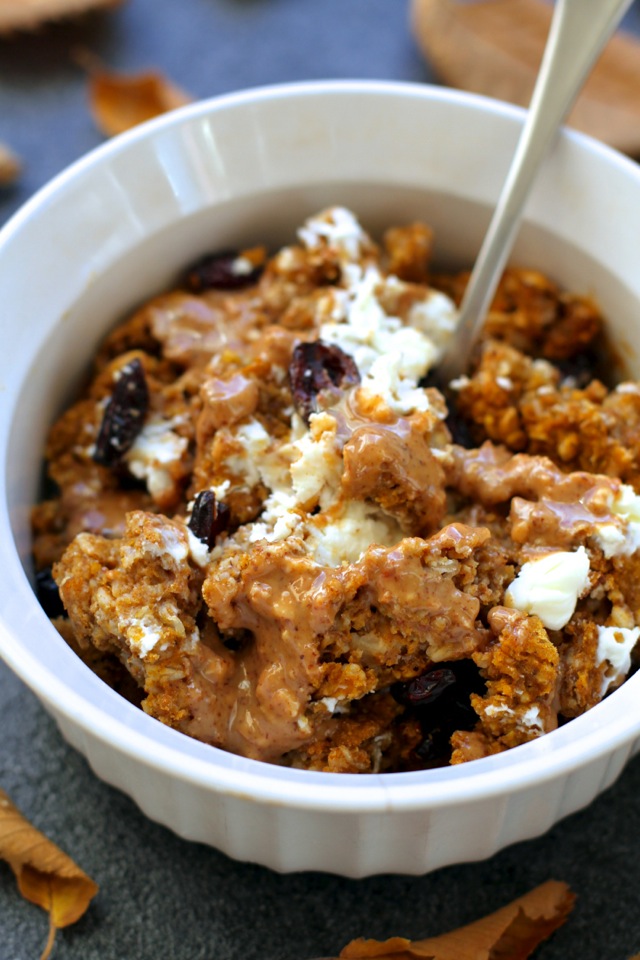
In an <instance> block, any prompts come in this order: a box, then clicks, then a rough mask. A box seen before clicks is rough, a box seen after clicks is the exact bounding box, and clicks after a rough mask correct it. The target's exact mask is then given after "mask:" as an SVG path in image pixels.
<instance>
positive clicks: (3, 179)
mask: <svg viewBox="0 0 640 960" xmlns="http://www.w3.org/2000/svg"><path fill="white" fill-rule="evenodd" d="M0 2H2V0H0ZM21 169H22V164H21V163H20V160H19V159H18V157H17V156H16V155H15V153H14V152H13V150H10V149H9V147H7V146H6V144H4V143H0V187H6V186H9V184H12V183H14V182H15V181H16V180H17V179H18V177H19V176H20V170H21Z"/></svg>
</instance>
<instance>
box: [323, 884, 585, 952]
mask: <svg viewBox="0 0 640 960" xmlns="http://www.w3.org/2000/svg"><path fill="white" fill-rule="evenodd" d="M574 900H575V896H574V894H573V893H572V892H571V890H570V889H569V887H568V886H567V884H566V883H560V882H559V881H557V880H549V881H547V883H543V884H542V885H541V886H539V887H536V888H535V889H534V890H530V891H529V892H528V893H526V894H525V895H524V896H522V897H518V899H517V900H513V901H512V902H511V903H509V904H507V905H506V906H505V907H502V908H501V909H500V910H496V912H495V913H492V914H490V915H489V916H487V917H482V918H481V919H480V920H476V921H475V922H474V923H470V924H468V925H467V926H465V927H460V928H459V929H458V930H452V931H451V932H450V933H445V934H442V935H441V936H439V937H429V938H428V939H427V940H406V939H405V938H404V937H392V938H391V939H390V940H384V941H378V940H363V939H360V940H353V941H352V942H351V943H349V944H347V946H346V947H345V948H344V949H343V950H342V952H341V953H340V957H341V960H357V958H358V960H360V958H365V957H377V958H378V960H418V958H420V960H526V958H527V957H529V956H531V953H532V952H533V950H535V948H536V947H537V946H538V944H540V943H542V941H543V940H546V939H547V937H549V936H551V934H552V933H553V931H554V930H557V928H558V927H560V926H562V924H563V923H564V922H565V920H566V919H567V917H568V915H569V913H570V912H571V910H572V908H573V904H574Z"/></svg>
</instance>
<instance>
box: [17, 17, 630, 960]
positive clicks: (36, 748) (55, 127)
mask: <svg viewBox="0 0 640 960" xmlns="http://www.w3.org/2000/svg"><path fill="white" fill-rule="evenodd" d="M627 25H628V26H630V27H631V28H632V29H634V30H635V29H637V30H638V32H640V15H639V11H638V10H637V9H636V8H633V9H632V11H631V13H630V14H629V15H628V19H627ZM77 48H86V49H89V50H91V51H92V52H93V53H95V54H97V55H98V56H99V57H100V58H101V59H102V60H103V61H104V62H105V64H107V65H109V66H111V67H113V68H116V69H120V70H127V71H135V70H139V69H142V68H145V67H157V68H160V69H162V70H163V71H165V72H166V74H168V76H170V77H171V78H172V79H173V80H174V81H175V82H176V83H178V84H180V85H181V86H182V87H184V88H185V89H186V90H187V91H188V92H189V93H191V94H192V95H193V96H194V97H198V98H199V97H206V96H211V95H215V94H219V93H224V92H227V91H230V90H234V89H239V88H244V87H252V86H257V85H262V84H265V83H274V82H280V81H288V80H306V79H314V78H340V77H370V78H379V79H397V80H412V81H419V82H421V81H426V80H430V79H432V75H431V72H430V71H429V69H428V66H427V65H425V64H424V63H423V61H422V59H421V57H420V55H419V53H418V51H417V49H416V47H415V46H414V43H413V41H412V37H411V34H410V31H409V27H408V23H407V3H406V0H314V2H311V0H173V2H172V0H129V2H128V3H127V4H125V5H124V6H123V7H121V8H120V9H118V10H115V11H113V12H111V13H109V14H103V15H97V16H92V17H88V18H87V19H85V20H83V21H82V22H80V23H66V24H64V25H58V26H55V27H52V28H48V29H46V30H43V31H41V32H39V33H37V34H34V35H25V36H18V37H13V38H11V39H2V40H0V141H2V140H5V141H6V142H8V143H9V144H11V145H12V147H13V148H14V149H15V150H16V151H17V152H18V153H20V154H21V156H22V157H23V160H24V162H25V170H24V175H23V177H22V179H21V181H20V183H19V184H18V185H17V186H15V187H14V188H11V189H8V190H5V191H0V224H1V223H3V222H4V221H5V220H6V219H7V218H8V217H9V216H10V214H11V213H13V211H14V210H16V209H17V208H18V207H19V206H20V204H21V203H23V202H24V200H26V199H27V198H28V197H29V196H30V195H31V194H32V193H33V192H34V190H36V189H37V188H38V187H40V186H41V185H42V184H44V183H45V182H46V181H47V180H48V179H49V178H50V177H51V176H53V175H54V174H56V173H58V172H59V171H60V170H61V169H63V168H64V167H65V166H66V165H67V164H69V163H70V162H72V161H73V160H75V159H76V158H78V157H79V156H81V155H82V154H83V153H85V152H86V151H87V150H90V149H91V148H92V147H94V146H96V145H97V144H99V143H100V142H101V141H102V138H101V136H100V134H99V133H98V132H97V131H96V130H95V128H94V126H93V124H92V121H91V119H90V116H89V113H88V109H87V100H86V79H85V76H84V74H83V72H82V70H81V69H80V68H79V67H77V66H76V65H75V61H74V59H73V51H74V50H76V49H77ZM1 268H2V266H1V264H0V269H1ZM1 308H2V306H1V305H0V309H1ZM0 785H1V786H2V787H3V788H4V789H5V790H7V792H8V793H9V794H10V795H11V797H12V798H13V799H14V801H15V802H16V803H17V804H18V805H19V806H20V807H21V808H22V810H23V811H24V812H25V813H26V814H27V815H28V816H29V817H31V818H32V820H33V821H34V822H35V823H36V825H37V826H38V827H39V828H40V829H42V830H43V831H44V832H46V833H47V834H48V835H49V836H50V837H51V838H52V839H53V840H55V841H56V842H57V843H58V844H59V845H60V846H61V847H62V848H63V849H64V850H66V851H67V852H68V853H69V854H70V855H72V856H73V857H74V858H75V859H76V860H77V862H78V863H79V864H80V865H81V866H82V867H83V868H84V869H85V870H86V871H87V872H88V873H89V874H90V875H91V876H92V877H94V879H95V880H96V881H97V882H98V883H99V884H100V888H101V889H100V893H99V895H98V897H97V898H96V899H95V901H94V902H93V904H92V906H91V907H90V909H89V911H88V913H87V914H86V915H85V917H83V918H82V920H80V921H79V922H78V923H77V924H76V925H75V926H73V927H70V928H68V929H67V930H65V931H63V932H61V933H60V934H59V935H58V941H57V945H56V948H55V951H54V958H55V960H134V958H135V960H151V958H153V960H157V958H176V960H213V958H215V960H305V958H311V957H315V956H319V955H323V954H325V955H326V954H331V953H337V952H338V951H339V949H340V948H341V947H342V946H343V945H344V944H345V943H346V942H347V941H348V940H350V939H351V938H353V937H356V936H360V935H366V936H371V937H377V938H384V937H387V936H391V935H395V934H398V935H404V936H408V937H415V938H417V937H423V936H428V935H435V934H437V933H440V932H444V931H445V930H448V929H451V928H453V927H455V926H458V925H460V924H463V923H467V922H470V921H471V920H473V919H475V918H476V917H478V916H480V915H482V914H484V913H486V912H490V911H492V910H494V909H497V908H498V907H499V906H501V905H503V904H504V903H506V902H507V901H508V900H510V899H512V898H513V897H516V896H518V895H521V894H522V893H524V892H525V891H526V890H528V889H530V888H531V887H533V886H535V885H536V884H538V883H541V882H543V881H545V880H547V879H549V878H552V877H553V878H556V879H559V880H564V881H566V882H568V883H569V884H570V885H571V886H572V888H573V889H574V890H575V892H576V893H577V895H578V901H577V906H576V909H575V911H574V913H573V915H572V917H571V919H570V921H569V922H568V924H567V925H566V926H565V927H564V928H563V929H561V930H559V931H558V932H557V933H556V934H555V935H554V937H553V938H552V939H551V940H550V941H549V942H548V943H546V944H544V945H543V946H542V947H541V948H540V950H539V951H538V952H537V954H536V956H537V957H539V958H540V960H628V958H629V957H630V956H631V955H632V954H634V953H637V952H639V951H640V908H639V899H640V897H639V894H640V801H639V800H638V795H639V794H640V758H638V759H636V760H635V761H633V762H632V763H631V764H630V765H629V766H628V768H627V769H626V771H625V772H624V774H623V775H622V777H621V778H620V780H619V781H618V783H617V784H616V785H615V786H614V787H613V788H612V789H611V790H609V791H608V792H607V793H606V794H605V795H603V796H602V797H600V798H599V799H598V800H597V801H596V802H595V803H594V804H593V805H592V806H591V807H590V808H589V809H587V810H586V811H583V812H581V813H578V814H576V815H574V816H573V817H571V818H569V819H568V820H565V821H564V822H563V823H561V824H559V825H558V826H556V827H555V828H554V829H553V830H552V831H551V832H550V833H549V834H548V835H547V836H545V837H543V838H541V839H539V840H534V841H531V842H528V843H525V844H520V845H518V846H515V847H512V848H510V849H509V850H506V851H504V852H502V853H500V854H498V855H497V856H495V857H493V858H492V859H491V860H488V861H486V862H483V863H478V864H470V865H461V866H454V867H449V868H447V869H444V870H440V871H438V872H436V873H433V874H430V875H428V876H426V877H421V878H415V877H402V876H392V877H390V876H382V877H374V878H370V879H366V880H359V881H353V880H344V879H341V878H337V877H333V876H330V875H324V874H316V873H306V874H297V875H289V876H280V875H277V874H274V873H272V872H270V871H268V870H266V869H264V868H262V867H257V866H253V865H247V864H239V863H235V862H233V861H231V860H229V859H228V858H227V857H225V856H224V855H222V854H220V853H218V852H217V851H215V850H211V849H208V848H206V847H203V846H199V845H196V844H191V843H187V842H185V841H183V840H180V839H178V838H177V837H175V836H173V835H172V834H171V833H170V832H169V831H167V830H165V829H164V828H162V827H159V826H157V825H156V824H153V823H151V822H150V821H148V820H147V819H146V818H145V817H144V816H143V815H142V814H141V813H140V812H139V811H138V810H137V808H136V807H135V806H134V804H133V803H132V802H131V801H130V800H129V799H127V798H126V797H124V796H122V795H121V794H120V793H118V792H116V791H115V790H113V789H111V788H110V787H107V786H105V785H104V784H102V783H101V782H100V781H98V780H97V779H96V778H95V777H94V776H93V774H92V773H91V771H90V770H89V768H88V767H87V765H86V763H85V762H84V760H83V759H82V758H81V757H80V756H79V755H78V754H77V753H75V752H74V751H73V750H71V749H70V748H69V747H68V746H67V745H66V744H65V743H64V742H63V741H62V739H61V737H60V735H59V734H58V731H57V728H56V727H55V725H54V723H53V722H52V721H51V720H50V719H49V717H48V715H47V714H46V713H45V712H44V711H43V710H42V709H41V707H40V706H39V704H38V702H37V701H36V700H35V698H34V697H33V696H32V694H31V693H30V692H29V691H28V690H27V689H26V688H25V687H24V686H23V685H22V684H21V683H20V682H19V681H18V680H17V679H15V678H14V677H13V676H12V675H11V674H10V672H9V671H8V670H7V669H6V668H5V667H4V666H0ZM46 927H47V923H46V917H45V915H44V913H43V912H42V911H41V910H39V909H38V908H37V907H35V906H33V905H31V904H28V903H26V902H24V901H23V900H22V898H21V897H20V895H19V894H18V892H17V888H16V884H15V881H14V877H13V874H12V873H11V871H10V870H9V868H8V867H7V866H5V865H4V864H2V863H0V960H36V958H37V957H39V956H40V952H41V950H42V947H43V945H44V941H45V939H46Z"/></svg>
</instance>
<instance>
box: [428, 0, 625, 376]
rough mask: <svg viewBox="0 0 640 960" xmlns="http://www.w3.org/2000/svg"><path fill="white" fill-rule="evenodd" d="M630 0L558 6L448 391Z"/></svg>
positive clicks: (469, 292) (441, 370)
mask: <svg viewBox="0 0 640 960" xmlns="http://www.w3.org/2000/svg"><path fill="white" fill-rule="evenodd" d="M631 3H632V0H557V2H556V6H555V10H554V13H553V18H552V21H551V28H550V30H549V37H548V39H547V44H546V47H545V51H544V55H543V58H542V63H541V65H540V71H539V73H538V79H537V81H536V85H535V88H534V91H533V95H532V97H531V104H530V107H529V112H528V115H527V119H526V121H525V125H524V127H523V129H522V133H521V134H520V139H519V141H518V146H517V147H516V152H515V154H514V157H513V160H512V162H511V167H510V169H509V173H508V174H507V179H506V181H505V184H504V186H503V188H502V193H501V195H500V198H499V200H498V204H497V206H496V209H495V211H494V214H493V217H492V219H491V223H490V224H489V229H488V230H487V234H486V236H485V238H484V241H483V244H482V247H481V248H480V253H479V255H478V259H477V260H476V263H475V266H474V268H473V271H472V273H471V277H470V279H469V283H468V285H467V288H466V291H465V294H464V297H463V299H462V303H461V305H460V320H459V323H458V326H457V329H456V332H455V334H454V336H453V337H452V339H451V341H450V343H449V344H448V346H447V349H446V350H445V353H444V355H443V357H442V360H441V361H440V363H439V365H438V367H437V369H436V370H435V371H434V374H435V377H434V379H435V381H436V382H437V383H438V384H439V385H441V386H442V387H445V388H446V386H447V385H448V384H449V383H450V382H451V380H453V379H454V378H455V377H458V376H460V375H461V374H462V373H465V372H466V370H467V367H468V364H469V359H470V356H471V352H472V350H473V347H474V345H475V342H476V340H477V338H478V334H479V333H480V330H481V329H482V325H483V323H484V320H485V315H486V312H487V310H488V308H489V305H490V303H491V301H492V299H493V295H494V293H495V291H496V287H497V285H498V282H499V280H500V276H501V275H502V271H503V269H504V267H505V264H506V262H507V258H508V256H509V253H510V252H511V248H512V246H513V242H514V240H515V236H516V232H517V229H518V225H519V222H520V216H521V214H522V209H523V207H524V204H525V201H526V199H527V196H528V194H529V190H530V188H531V186H532V184H533V181H534V178H535V176H536V174H537V172H538V169H539V167H540V164H541V162H542V160H543V159H544V156H545V154H546V152H547V149H548V148H549V145H550V143H551V140H552V139H553V136H554V134H555V132H556V130H557V128H558V126H559V125H560V123H561V122H562V120H563V119H564V117H565V116H566V114H567V113H568V112H569V109H570V107H571V105H572V104H573V101H574V100H575V99H576V97H577V95H578V92H579V91H580V88H581V87H582V85H583V83H584V81H585V79H586V77H587V75H588V73H589V71H590V69H591V67H592V66H593V64H594V62H595V61H596V59H597V58H598V56H599V54H600V52H601V51H602V48H603V47H604V45H605V44H606V42H607V41H608V40H609V38H610V37H611V35H612V34H613V33H614V31H615V29H616V27H617V26H618V24H619V22H620V20H621V19H622V17H623V16H624V14H625V12H626V11H627V9H628V8H629V7H630V6H631Z"/></svg>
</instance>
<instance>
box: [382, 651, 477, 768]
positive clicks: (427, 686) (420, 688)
mask: <svg viewBox="0 0 640 960" xmlns="http://www.w3.org/2000/svg"><path fill="white" fill-rule="evenodd" d="M484 691H485V683H484V681H483V679H482V677H481V676H480V673H479V671H478V668H477V667H476V665H475V664H474V663H473V661H471V660H456V661H451V662H448V663H442V664H438V666H437V668H432V669H431V670H428V671H427V672H426V673H424V674H422V676H420V677H416V678H415V679H414V680H409V681H408V682H407V683H397V684H394V685H393V687H392V688H391V692H392V694H393V696H394V697H395V699H396V700H397V701H398V702H399V703H402V704H403V705H405V706H406V708H407V714H406V715H407V716H414V717H416V718H417V719H418V720H419V723H420V729H421V732H422V738H423V739H422V741H421V743H420V744H419V745H418V747H416V749H415V757H416V760H417V761H418V762H419V763H420V764H421V765H422V766H427V767H431V766H440V765H443V764H446V763H448V762H449V759H450V756H451V747H450V745H449V741H450V738H451V735H452V734H453V733H454V731H456V730H472V729H473V727H475V725H476V723H477V722H478V715H477V714H476V712H475V710H474V709H473V707H472V706H471V694H472V693H483V692H484Z"/></svg>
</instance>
